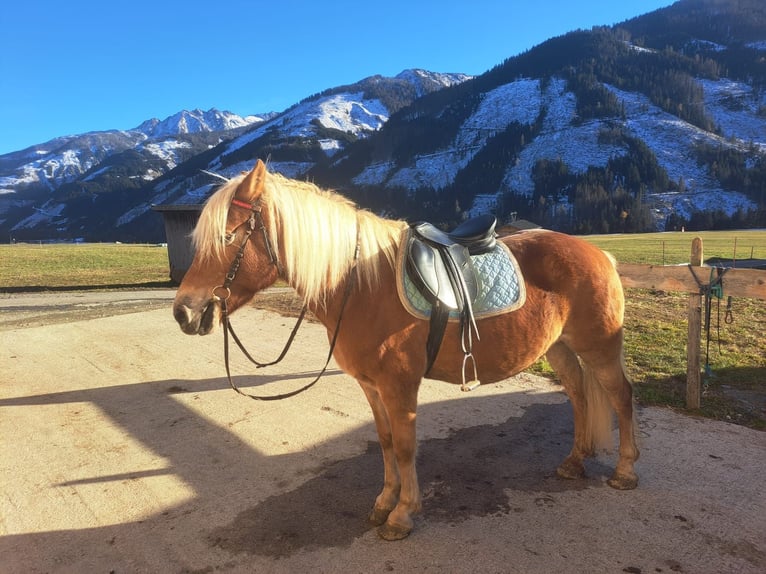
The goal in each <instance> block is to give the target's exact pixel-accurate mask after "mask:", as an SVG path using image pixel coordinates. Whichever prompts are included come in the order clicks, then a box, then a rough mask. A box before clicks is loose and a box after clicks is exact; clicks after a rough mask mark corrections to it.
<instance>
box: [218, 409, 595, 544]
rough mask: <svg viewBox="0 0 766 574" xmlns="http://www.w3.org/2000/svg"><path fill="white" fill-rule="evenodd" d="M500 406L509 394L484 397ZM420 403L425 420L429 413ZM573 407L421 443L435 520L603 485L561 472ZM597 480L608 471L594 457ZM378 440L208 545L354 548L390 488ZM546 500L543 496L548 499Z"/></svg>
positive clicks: (427, 502) (529, 412)
mask: <svg viewBox="0 0 766 574" xmlns="http://www.w3.org/2000/svg"><path fill="white" fill-rule="evenodd" d="M486 400H502V398H499V399H498V398H494V399H486ZM428 410H429V406H428V405H425V406H421V407H420V409H419V411H420V413H421V415H420V416H423V417H427V416H428ZM571 433H572V415H571V407H570V405H569V403H559V404H546V405H543V404H537V405H531V406H529V407H527V408H526V410H525V413H524V415H523V416H522V417H520V418H510V419H508V420H507V421H506V422H505V423H502V424H499V425H479V426H474V427H469V428H463V429H459V430H453V431H452V432H451V433H450V435H449V436H448V437H447V438H431V439H426V440H423V441H421V442H419V444H418V475H419V482H420V485H421V489H422V494H423V510H424V516H425V517H426V520H428V521H435V522H447V523H455V522H460V521H463V520H466V519H469V518H472V517H481V516H489V515H502V514H506V513H509V512H513V511H514V510H518V509H515V508H514V503H513V492H514V491H533V492H538V491H540V492H542V493H550V492H558V491H564V490H574V489H584V488H587V487H589V486H594V485H600V484H602V482H601V480H600V479H596V478H588V479H584V480H578V481H568V480H563V479H560V478H558V477H557V476H556V475H555V468H556V466H557V465H558V464H559V463H560V462H561V461H562V460H563V459H564V458H565V457H566V455H567V454H568V452H569V449H570V447H571V441H572V438H571V436H572V435H571ZM588 469H589V471H590V474H591V475H594V474H595V475H606V474H607V473H608V471H609V469H608V468H607V467H606V466H604V465H602V464H601V463H600V462H598V461H597V460H596V461H589V463H588ZM382 477H383V464H382V458H381V454H380V448H379V446H378V444H377V442H371V443H369V444H368V448H367V450H366V452H364V453H363V454H360V455H358V456H354V457H352V458H348V459H345V460H340V461H338V462H335V463H332V464H329V465H327V466H326V467H324V468H322V469H320V470H319V471H318V472H317V473H316V475H315V476H314V477H313V478H311V479H310V480H308V481H306V482H305V483H303V484H302V485H301V486H299V487H298V488H296V489H295V490H291V491H289V492H284V493H281V494H278V495H275V496H272V497H270V498H268V499H266V500H265V501H263V502H260V503H259V504H257V505H254V506H252V507H251V508H248V509H246V510H243V511H242V512H240V513H239V515H238V516H236V518H235V519H234V520H233V521H232V522H231V523H230V524H229V525H227V526H225V527H222V528H217V529H215V530H214V531H213V532H212V533H211V534H210V538H209V541H210V543H211V544H212V545H214V546H216V547H220V548H223V549H226V550H228V551H231V552H247V553H252V554H258V555H264V556H273V557H284V556H288V555H290V554H292V553H294V552H296V551H298V550H300V549H302V548H305V547H336V548H337V547H346V546H349V545H351V543H352V542H353V541H354V540H355V539H356V538H358V537H359V536H361V535H363V534H364V533H365V532H366V531H367V530H369V529H370V526H369V524H367V523H366V521H365V517H366V514H367V512H368V511H369V510H370V509H371V507H372V502H373V501H374V499H375V496H376V495H377V494H378V490H379V488H380V487H381V486H382ZM541 496H542V498H541V499H540V500H541V501H543V502H544V500H543V499H544V498H545V496H544V495H541Z"/></svg>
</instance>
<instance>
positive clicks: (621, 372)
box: [584, 333, 639, 490]
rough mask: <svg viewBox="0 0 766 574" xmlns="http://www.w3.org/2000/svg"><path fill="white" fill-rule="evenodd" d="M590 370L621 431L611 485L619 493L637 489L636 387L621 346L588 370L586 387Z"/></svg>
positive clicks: (592, 382)
mask: <svg viewBox="0 0 766 574" xmlns="http://www.w3.org/2000/svg"><path fill="white" fill-rule="evenodd" d="M620 341H622V333H620ZM584 359H585V358H584ZM586 364H587V360H586ZM589 371H592V374H593V378H594V379H595V380H593V381H590V384H591V385H592V386H593V387H594V391H595V389H596V388H598V389H601V390H603V392H604V393H605V394H606V397H607V398H608V400H609V403H610V404H611V406H612V409H613V410H614V412H615V413H617V424H618V427H619V431H620V450H619V459H618V461H617V466H616V467H615V469H614V473H613V474H612V477H611V478H610V479H609V480H608V484H609V486H611V487H612V488H616V489H618V490H630V489H632V488H636V486H638V476H637V475H636V472H635V470H634V468H633V466H634V463H635V462H636V460H638V455H639V451H638V446H637V445H636V433H635V421H634V419H633V385H632V384H631V382H630V380H629V379H628V377H627V375H626V373H625V363H624V360H623V357H622V345H621V344H620V351H619V354H618V356H617V357H614V358H613V359H612V360H610V361H608V362H605V363H601V364H599V363H595V364H593V363H591V366H589V367H586V368H585V372H586V382H585V384H586V385H587V384H589V381H588V380H587V379H588V378H589V376H588V375H589V374H590V373H589Z"/></svg>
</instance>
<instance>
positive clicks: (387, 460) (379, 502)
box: [359, 381, 401, 526]
mask: <svg viewBox="0 0 766 574" xmlns="http://www.w3.org/2000/svg"><path fill="white" fill-rule="evenodd" d="M359 384H360V385H361V387H362V390H363V391H364V394H365V396H366V397H367V402H369V403H370V408H371V409H372V416H373V418H374V419H375V428H376V430H377V431H378V441H379V443H380V449H381V451H382V452H383V490H381V492H380V494H379V495H378V497H377V498H376V499H375V505H374V506H373V507H372V511H371V512H370V515H369V517H368V520H369V521H370V523H371V524H373V525H374V526H380V525H381V524H383V523H385V522H386V519H387V518H388V515H389V514H390V513H391V511H392V510H393V509H394V508H395V507H396V504H397V503H398V502H399V491H400V489H401V480H400V478H399V468H398V467H397V464H396V457H395V456H394V441H393V437H392V434H391V424H390V422H389V420H388V413H387V412H386V409H385V407H384V406H383V402H382V401H381V398H380V394H379V393H378V390H377V389H376V388H375V387H373V386H372V385H370V384H367V383H363V382H361V381H360V382H359Z"/></svg>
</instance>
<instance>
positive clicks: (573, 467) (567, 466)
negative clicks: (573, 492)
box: [556, 460, 585, 480]
mask: <svg viewBox="0 0 766 574" xmlns="http://www.w3.org/2000/svg"><path fill="white" fill-rule="evenodd" d="M556 474H557V475H559V476H560V477H561V478H566V479H570V480H574V479H576V478H582V477H584V476H585V467H584V466H583V465H582V463H581V462H573V461H571V460H565V461H564V462H562V463H561V464H560V465H559V467H558V468H557V469H556Z"/></svg>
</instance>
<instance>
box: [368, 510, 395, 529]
mask: <svg viewBox="0 0 766 574" xmlns="http://www.w3.org/2000/svg"><path fill="white" fill-rule="evenodd" d="M389 514H391V509H386V508H373V509H372V510H371V511H370V515H369V516H368V517H367V522H369V523H370V524H372V525H373V526H380V525H381V524H385V523H386V520H388V515H389Z"/></svg>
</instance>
